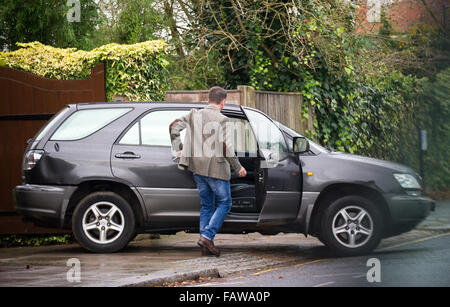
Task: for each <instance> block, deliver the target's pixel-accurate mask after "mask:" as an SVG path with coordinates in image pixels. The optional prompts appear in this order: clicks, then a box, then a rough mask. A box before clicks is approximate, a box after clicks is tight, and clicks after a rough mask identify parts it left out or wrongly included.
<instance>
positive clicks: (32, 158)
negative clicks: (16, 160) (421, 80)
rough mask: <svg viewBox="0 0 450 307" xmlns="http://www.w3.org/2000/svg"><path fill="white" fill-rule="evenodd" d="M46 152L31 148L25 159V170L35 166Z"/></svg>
mask: <svg viewBox="0 0 450 307" xmlns="http://www.w3.org/2000/svg"><path fill="white" fill-rule="evenodd" d="M43 154H44V151H43V150H29V151H27V152H26V153H25V157H24V159H23V170H24V171H28V170H30V169H32V168H33V167H35V165H36V163H38V161H39V160H40V159H41V157H42V155H43Z"/></svg>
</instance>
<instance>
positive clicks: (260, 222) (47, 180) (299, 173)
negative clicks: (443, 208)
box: [13, 102, 432, 255]
mask: <svg viewBox="0 0 450 307" xmlns="http://www.w3.org/2000/svg"><path fill="white" fill-rule="evenodd" d="M204 106H205V104H200V103H195V104H193V103H167V102H164V103H156V102H151V103H144V102H136V103H83V104H77V105H68V106H67V108H65V109H63V110H62V111H60V112H59V113H58V114H56V115H55V116H54V117H53V118H52V119H51V120H50V121H49V122H48V123H47V125H45V126H44V127H43V128H42V129H41V131H39V133H38V134H37V135H36V136H35V137H34V138H33V139H31V140H30V141H29V144H28V146H27V149H26V152H25V155H24V160H23V184H22V185H20V186H17V187H16V188H15V189H14V191H13V194H14V199H15V203H16V209H17V210H18V212H19V213H20V214H22V215H23V216H25V217H26V218H28V219H30V220H33V221H34V222H35V223H36V224H37V225H42V226H47V227H58V228H67V229H70V228H71V229H72V231H73V233H74V235H75V238H76V239H77V241H78V242H79V243H80V244H81V246H82V247H84V248H85V249H87V250H89V251H93V252H115V251H119V250H121V249H122V248H124V247H125V246H126V245H127V244H128V242H129V241H130V240H132V239H133V238H134V236H135V235H136V234H137V233H160V234H173V233H176V232H178V231H181V230H185V231H189V232H197V231H198V227H199V226H198V224H199V212H200V201H199V196H198V192H197V189H196V186H195V182H194V180H193V177H192V174H191V173H190V172H187V171H182V170H180V169H178V167H177V164H176V161H175V158H174V157H175V152H173V151H172V149H171V146H170V145H171V144H170V136H169V130H168V129H169V128H168V127H169V124H170V123H171V122H172V121H173V120H174V119H176V118H179V117H180V116H182V115H184V114H186V113H187V112H189V110H190V109H192V108H203V107H204ZM222 112H223V114H224V115H226V116H228V117H229V118H230V120H231V121H233V122H235V123H238V124H239V125H236V127H240V128H239V129H237V131H236V133H235V134H236V135H235V137H236V139H239V140H240V141H239V142H236V144H235V151H236V153H237V154H238V156H239V160H240V162H241V164H242V165H243V166H244V167H245V168H246V170H247V176H246V177H244V178H240V177H238V176H237V174H235V173H232V178H231V193H232V199H233V206H232V208H231V211H230V213H229V214H228V216H227V218H226V220H225V223H224V226H223V228H222V230H221V231H222V232H223V233H247V232H259V233H261V234H268V235H273V234H277V233H280V232H284V233H288V232H294V233H303V234H305V235H308V234H309V235H313V236H316V237H318V238H319V239H320V240H321V241H322V242H323V243H324V244H325V245H326V246H328V247H329V248H330V249H331V250H332V251H334V252H335V253H337V254H339V255H357V254H362V253H368V252H370V251H372V250H373V249H374V248H376V247H377V245H378V244H379V242H380V240H381V239H382V238H385V237H388V236H392V235H395V234H399V233H401V232H406V231H409V230H410V229H412V228H414V227H415V225H417V224H418V223H419V222H420V221H422V220H423V219H424V218H425V217H426V216H427V215H428V213H429V211H430V208H431V205H432V201H431V200H430V199H429V198H428V197H426V196H425V195H424V194H423V191H422V187H421V184H422V183H421V178H420V177H419V176H418V175H417V174H416V173H415V172H414V171H413V170H412V169H410V168H408V167H406V166H403V165H400V164H395V163H391V162H386V161H381V160H377V159H372V158H367V157H362V156H356V155H349V154H345V153H341V152H335V151H330V150H328V149H325V148H323V147H322V146H320V145H318V144H316V143H314V142H312V141H310V140H307V139H306V138H305V137H303V136H301V135H300V134H298V133H297V132H295V131H293V130H291V129H289V128H288V127H285V126H283V125H281V124H279V123H277V122H275V121H273V120H272V119H270V118H269V117H268V116H266V115H265V114H264V113H262V112H260V111H258V110H255V109H251V108H247V107H238V106H233V105H226V106H225V108H224V110H223V111H222ZM257 125H263V126H264V127H265V128H264V129H259V130H258V131H256V129H255V127H256V126H257ZM275 149H276V150H275Z"/></svg>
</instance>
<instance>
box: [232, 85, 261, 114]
mask: <svg viewBox="0 0 450 307" xmlns="http://www.w3.org/2000/svg"><path fill="white" fill-rule="evenodd" d="M237 89H238V91H239V92H240V104H241V106H245V107H250V108H255V109H256V102H255V89H254V88H253V87H252V86H247V85H238V87H237Z"/></svg>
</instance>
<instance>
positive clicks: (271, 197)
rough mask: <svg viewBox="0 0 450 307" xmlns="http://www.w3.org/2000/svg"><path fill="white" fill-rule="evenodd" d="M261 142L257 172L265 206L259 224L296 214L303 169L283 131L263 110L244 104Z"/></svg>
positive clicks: (276, 222)
mask: <svg viewBox="0 0 450 307" xmlns="http://www.w3.org/2000/svg"><path fill="white" fill-rule="evenodd" d="M241 108H242V110H243V112H244V113H245V115H246V117H247V119H248V121H249V122H250V126H251V128H252V130H253V132H254V134H255V136H256V139H257V142H258V159H259V161H260V164H259V169H260V172H259V174H258V175H257V176H258V180H259V182H258V183H259V184H260V187H262V190H261V192H260V193H263V194H264V197H257V201H258V202H260V203H259V204H258V207H260V208H262V209H261V212H260V216H259V220H258V224H264V225H267V224H271V225H282V224H285V223H286V222H289V221H290V220H292V221H293V220H295V219H296V218H297V215H298V212H299V209H300V203H301V191H302V171H301V166H300V161H299V159H298V156H297V155H295V154H294V153H293V152H292V149H289V148H288V147H287V144H286V140H285V139H284V136H283V133H282V132H281V130H280V129H279V128H278V126H277V125H276V124H275V123H274V122H273V121H272V120H271V119H270V118H269V117H267V116H266V115H265V114H264V113H262V112H259V111H257V110H254V109H251V108H247V107H241Z"/></svg>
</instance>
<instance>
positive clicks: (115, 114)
mask: <svg viewBox="0 0 450 307" xmlns="http://www.w3.org/2000/svg"><path fill="white" fill-rule="evenodd" d="M131 109H132V108H111V109H87V110H80V111H77V112H75V113H73V114H72V115H71V116H69V118H67V119H66V120H65V121H64V122H63V123H62V125H61V126H59V128H58V129H57V130H56V131H55V133H54V134H53V136H52V137H51V138H50V140H52V141H73V140H78V139H82V138H84V137H86V136H88V135H90V134H92V133H94V132H96V131H98V130H100V129H101V128H103V127H105V126H106V125H108V124H109V123H111V122H112V121H113V120H115V119H117V118H119V117H120V116H122V115H123V114H125V113H127V112H129V111H130V110H131Z"/></svg>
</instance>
